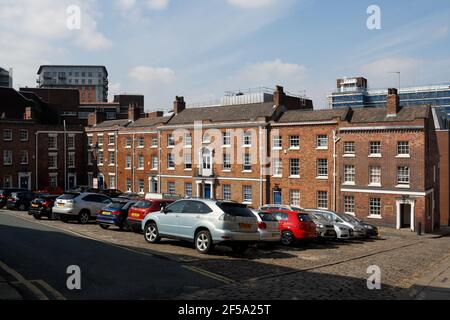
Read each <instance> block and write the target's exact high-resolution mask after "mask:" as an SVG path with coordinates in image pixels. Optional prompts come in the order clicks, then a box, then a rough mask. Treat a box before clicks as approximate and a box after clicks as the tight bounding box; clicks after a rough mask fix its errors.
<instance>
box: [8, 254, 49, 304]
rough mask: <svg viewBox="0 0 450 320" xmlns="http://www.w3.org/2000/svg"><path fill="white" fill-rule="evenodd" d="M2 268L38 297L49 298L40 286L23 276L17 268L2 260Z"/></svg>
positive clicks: (40, 298) (41, 298)
mask: <svg viewBox="0 0 450 320" xmlns="http://www.w3.org/2000/svg"><path fill="white" fill-rule="evenodd" d="M0 268H2V269H3V270H4V271H5V272H7V273H8V274H9V275H11V276H12V277H14V278H15V279H16V281H17V282H18V283H21V284H23V285H24V286H25V287H27V289H28V290H30V291H31V292H32V293H33V294H34V295H35V296H36V298H37V299H39V300H48V298H47V296H46V295H45V294H44V293H43V292H42V291H41V290H40V289H39V288H38V287H36V286H35V285H34V284H32V283H31V282H30V281H28V280H27V279H25V277H24V276H22V275H21V274H20V273H18V272H17V271H16V270H14V269H12V268H10V267H9V266H8V265H7V264H5V263H4V262H2V261H0Z"/></svg>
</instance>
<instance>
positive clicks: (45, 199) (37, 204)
mask: <svg viewBox="0 0 450 320" xmlns="http://www.w3.org/2000/svg"><path fill="white" fill-rule="evenodd" d="M58 197H59V196H57V195H56V196H55V195H50V194H40V195H38V196H37V197H36V198H35V199H34V200H33V201H31V205H30V209H29V210H28V214H29V215H30V216H33V217H34V218H35V219H37V220H41V219H42V217H47V218H48V219H49V220H54V219H56V218H57V215H56V214H55V213H53V206H54V205H55V201H56V198H58Z"/></svg>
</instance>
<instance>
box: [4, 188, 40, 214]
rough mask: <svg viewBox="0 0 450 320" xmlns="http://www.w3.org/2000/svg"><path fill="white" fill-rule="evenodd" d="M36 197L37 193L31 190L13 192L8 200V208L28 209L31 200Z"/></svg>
mask: <svg viewBox="0 0 450 320" xmlns="http://www.w3.org/2000/svg"><path fill="white" fill-rule="evenodd" d="M34 198H36V194H34V193H33V192H31V191H20V192H13V193H11V195H10V196H9V198H8V200H7V201H6V208H7V209H9V210H20V211H26V210H28V209H29V208H30V204H31V201H33V199H34Z"/></svg>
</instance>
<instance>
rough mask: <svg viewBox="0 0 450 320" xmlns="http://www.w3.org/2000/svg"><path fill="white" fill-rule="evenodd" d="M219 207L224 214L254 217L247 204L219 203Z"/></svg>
mask: <svg viewBox="0 0 450 320" xmlns="http://www.w3.org/2000/svg"><path fill="white" fill-rule="evenodd" d="M217 206H218V207H219V208H220V209H222V211H223V212H225V213H226V214H229V215H231V216H235V217H254V215H253V213H252V211H251V210H250V209H249V208H247V206H246V205H245V204H240V203H227V202H218V203H217Z"/></svg>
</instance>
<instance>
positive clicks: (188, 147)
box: [183, 146, 192, 149]
mask: <svg viewBox="0 0 450 320" xmlns="http://www.w3.org/2000/svg"><path fill="white" fill-rule="evenodd" d="M183 149H192V146H184V147H183Z"/></svg>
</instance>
